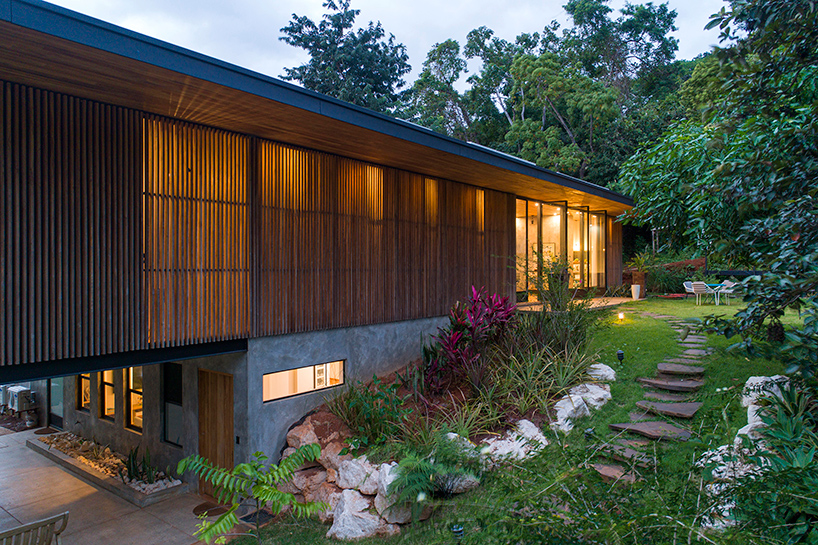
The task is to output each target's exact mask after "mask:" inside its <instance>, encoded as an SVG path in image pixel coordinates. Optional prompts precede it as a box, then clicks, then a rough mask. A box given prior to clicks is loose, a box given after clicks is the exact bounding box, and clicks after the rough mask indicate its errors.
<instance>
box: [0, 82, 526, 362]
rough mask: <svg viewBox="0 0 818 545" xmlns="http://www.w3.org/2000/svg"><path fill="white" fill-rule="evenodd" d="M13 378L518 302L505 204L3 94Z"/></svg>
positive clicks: (27, 91)
mask: <svg viewBox="0 0 818 545" xmlns="http://www.w3.org/2000/svg"><path fill="white" fill-rule="evenodd" d="M2 97H3V102H2V105H0V145H1V147H0V172H2V177H3V178H2V188H1V189H2V195H0V212H2V217H1V218H0V243H2V248H0V260H1V261H0V296H1V297H2V304H1V305H0V320H2V323H0V365H13V364H22V363H30V362H40V361H48V360H54V359H63V358H72V357H80V356H94V355H104V354H115V353H119V352H126V351H132V350H141V349H150V348H162V347H176V346H183V345H188V344H193V343H202V342H210V341H219V340H229V339H239V338H248V337H257V336H265V335H276V334H285V333H294V332H304V331H315V330H321V329H329V328H337V327H347V326H358V325H366V324H374V323H382V322H390V321H398V320H406V319H414V318H422V317H429V316H438V315H442V314H444V313H445V312H446V311H447V310H448V308H449V306H450V305H451V304H452V303H453V302H454V301H455V300H456V299H458V298H462V297H463V296H465V295H466V294H467V293H468V290H469V288H470V286H471V285H476V286H486V287H488V288H489V290H491V291H496V292H502V293H508V294H510V293H511V291H512V289H513V281H514V271H513V269H512V268H510V267H508V264H509V263H510V261H509V258H510V256H513V254H514V202H515V197H514V195H511V194H509V193H503V192H499V191H494V190H491V189H483V188H478V187H474V186H471V185H467V184H463V183H457V182H453V181H449V180H444V179H436V178H430V177H428V176H423V175H420V174H415V173H412V172H407V171H404V170H398V169H395V168H387V167H382V166H378V165H374V164H370V163H366V162H363V161H360V160H353V159H349V158H344V157H339V156H336V155H332V154H328V153H322V152H317V151H312V150H306V149H302V148H297V147H294V146H291V145H285V144H280V143H276V142H272V141H269V140H265V139H262V138H257V137H254V136H249V135H244V134H238V133H233V132H229V131H225V130H221V129H215V128H210V127H205V126H201V125H195V124H191V123H187V122H183V121H179V120H173V119H170V118H165V117H160V116H156V115H152V114H147V113H144V112H140V111H138V110H133V109H127V108H121V107H115V106H110V105H106V104H101V103H97V102H93V101H88V100H83V99H79V98H74V97H70V96H66V95H62V94H59V93H53V92H50V91H42V90H38V89H35V88H31V87H26V86H23V85H19V84H15V83H7V82H4V83H2Z"/></svg>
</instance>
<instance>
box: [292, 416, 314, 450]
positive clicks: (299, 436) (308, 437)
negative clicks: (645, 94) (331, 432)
mask: <svg viewBox="0 0 818 545" xmlns="http://www.w3.org/2000/svg"><path fill="white" fill-rule="evenodd" d="M313 443H318V436H317V435H316V434H315V430H314V429H313V427H312V422H311V421H310V417H307V419H306V420H304V423H303V424H301V425H299V426H295V427H294V428H292V429H291V430H290V431H288V432H287V444H288V445H290V446H291V447H292V448H296V449H297V448H299V447H301V446H303V445H312V444H313Z"/></svg>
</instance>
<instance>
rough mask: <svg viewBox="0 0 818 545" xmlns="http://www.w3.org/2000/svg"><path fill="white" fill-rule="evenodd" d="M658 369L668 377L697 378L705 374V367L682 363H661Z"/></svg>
mask: <svg viewBox="0 0 818 545" xmlns="http://www.w3.org/2000/svg"><path fill="white" fill-rule="evenodd" d="M657 369H658V371H659V372H660V373H664V374H666V375H683V376H696V375H703V374H704V367H698V366H695V365H682V364H680V363H660V364H659V365H658V367H657Z"/></svg>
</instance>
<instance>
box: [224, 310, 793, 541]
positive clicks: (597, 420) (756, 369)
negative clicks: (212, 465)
mask: <svg viewBox="0 0 818 545" xmlns="http://www.w3.org/2000/svg"><path fill="white" fill-rule="evenodd" d="M734 303H735V301H734ZM739 308H740V307H739V306H738V305H737V304H733V305H731V306H729V307H727V306H719V307H715V306H714V305H712V304H711V305H702V306H696V304H695V301H694V300H692V299H687V300H668V299H648V300H647V301H641V302H634V303H629V304H626V305H623V306H622V307H620V308H619V309H617V310H618V311H623V312H624V313H625V318H624V319H623V320H621V321H620V320H618V319H617V318H616V313H614V314H613V315H612V317H611V318H610V319H609V320H608V321H607V322H606V324H605V325H604V326H603V327H602V328H601V329H600V330H599V331H597V332H596V333H595V335H594V337H593V340H592V346H591V348H592V350H595V351H597V352H598V353H599V355H600V361H601V362H603V363H606V364H608V365H610V366H611V367H613V368H614V369H615V370H616V371H617V381H616V382H615V383H613V384H612V385H611V393H612V395H613V400H612V401H611V402H609V403H608V404H607V405H606V406H604V407H603V408H602V409H600V410H599V411H597V412H595V413H594V414H592V416H591V417H589V418H586V419H584V420H581V421H579V422H577V424H576V427H575V429H574V431H572V432H571V434H569V435H568V436H567V437H565V436H557V435H556V434H555V433H554V432H550V431H549V432H547V433H546V435H547V436H548V437H549V438H550V439H554V441H553V443H554V445H552V447H549V450H548V453H547V456H551V457H553V456H560V452H561V448H559V445H560V444H570V445H571V446H572V448H573V450H574V451H576V450H577V449H579V450H580V455H582V449H587V451H588V452H593V449H594V448H596V447H598V446H599V445H600V443H603V442H608V441H612V440H614V439H615V438H616V434H615V433H614V432H613V431H611V430H610V429H609V428H608V424H611V423H615V422H628V421H629V420H630V418H629V413H630V412H634V411H636V402H637V401H639V400H641V399H643V393H644V390H643V389H642V387H641V386H639V384H638V383H637V382H636V381H635V379H636V378H637V377H640V376H652V375H653V374H654V373H655V371H656V365H657V364H658V363H660V362H662V361H664V360H665V359H666V358H668V357H674V356H677V355H678V354H680V353H681V351H682V350H683V349H682V348H680V347H679V346H678V343H677V338H678V335H677V333H676V332H675V331H673V330H672V329H671V327H670V325H669V324H668V323H667V322H666V321H664V320H661V319H655V318H651V317H647V316H643V315H642V313H643V312H651V313H655V314H666V315H672V316H677V317H680V318H702V317H704V316H707V315H709V314H714V313H718V314H722V315H727V316H730V315H732V314H733V313H735V312H736V311H737V310H738V309H739ZM797 321H798V317H797V316H796V315H794V314H792V313H790V314H788V315H787V316H786V317H785V319H784V320H783V322H784V323H785V324H793V323H796V322H797ZM732 343H733V341H731V340H727V339H724V338H723V337H716V336H709V337H708V341H707V346H708V347H711V348H713V349H714V350H715V352H714V354H712V355H710V356H706V357H704V358H703V360H702V361H703V365H704V366H705V368H706V371H705V379H706V381H705V386H704V387H703V388H702V390H701V391H700V392H699V393H697V394H696V397H695V398H696V399H697V400H699V401H702V402H703V403H704V405H703V406H702V408H701V409H700V411H699V413H698V414H697V415H696V417H695V418H694V419H693V420H692V421H682V420H680V421H677V422H676V423H677V424H678V425H679V426H681V427H684V428H687V429H689V430H690V431H692V432H693V435H694V437H693V440H691V441H688V442H686V443H654V444H653V445H652V449H654V448H655V452H656V454H657V458H658V460H659V464H658V466H657V469H656V471H655V472H650V474H649V475H646V481H647V482H648V484H647V485H645V486H647V487H648V488H649V489H650V491H651V492H650V493H651V494H654V495H653V496H650V498H652V500H651V501H654V500H655V502H656V503H657V505H655V508H656V510H657V511H659V512H667V513H671V514H673V513H676V512H679V513H681V508H680V507H679V505H678V504H679V502H680V501H681V500H679V498H680V497H685V498H690V497H691V496H690V495H689V494H690V492H689V486H688V484H689V483H690V478H691V466H692V464H693V462H694V461H695V460H696V459H697V458H698V456H699V455H700V454H701V452H703V451H705V450H708V449H710V448H714V447H716V446H718V445H722V444H725V443H729V442H732V439H733V437H734V436H735V433H736V431H737V430H738V429H739V428H741V427H742V426H744V425H745V424H746V409H745V408H743V407H741V405H740V392H741V387H742V385H743V384H744V382H745V381H746V379H747V378H748V377H750V376H753V375H773V374H778V373H781V372H782V371H783V369H782V366H781V365H780V364H779V363H777V362H772V361H768V360H764V359H760V358H748V357H746V355H745V354H743V353H740V352H730V351H727V350H726V349H727V347H728V346H730V345H731V344H732ZM620 349H621V350H623V351H624V352H625V359H624V361H623V363H621V364H620V363H619V362H618V361H617V359H616V351H617V350H620ZM724 389H726V390H724ZM717 390H718V391H717ZM668 420H670V421H672V419H668ZM586 428H593V429H594V430H595V437H594V438H593V439H591V440H587V439H586V438H585V437H584V434H583V432H584V430H585V429H586ZM554 447H557V448H554ZM566 452H567V450H566ZM566 456H568V455H567V454H566ZM543 463H545V464H547V465H546V466H542V465H540V466H538V465H537V464H543ZM575 463H576V462H575V461H571V462H569V461H563V460H560V461H554V459H553V458H550V459H549V460H548V461H542V460H534V461H532V462H527V463H526V464H523V466H522V467H519V468H513V469H512V470H511V473H512V474H513V475H517V473H514V472H517V471H519V472H520V473H519V475H520V480H519V481H514V482H516V483H517V484H516V485H515V486H517V487H519V486H520V485H521V484H522V483H523V480H524V479H525V478H526V477H525V475H526V471H528V472H529V473H531V470H530V469H526V468H527V467H528V468H536V467H539V469H537V470H536V472H537V473H538V474H539V475H542V474H543V473H545V472H546V470H544V469H543V468H546V467H555V468H556V467H562V466H561V464H564V467H566V468H567V467H576V466H574V465H573V464H575ZM560 471H561V470H560ZM569 471H575V470H573V469H572V470H569ZM530 482H532V483H537V486H540V485H541V483H542V481H539V482H538V481H530ZM684 490H688V496H684V494H685V493H684V492H683V491H684ZM516 494H519V490H512V489H510V488H509V473H508V472H505V471H504V472H502V473H495V474H494V475H491V476H488V478H486V479H485V482H484V486H482V487H480V488H478V489H477V490H474V491H472V492H470V493H467V494H464V495H461V496H458V497H456V498H454V499H453V500H451V501H448V502H445V503H444V504H442V505H441V507H440V508H439V509H438V510H437V511H436V512H435V514H434V515H433V516H432V518H431V519H429V520H428V521H426V522H423V523H420V524H416V525H413V526H409V527H404V528H403V529H402V533H401V534H400V535H399V536H394V537H391V538H375V539H369V540H362V541H360V542H359V543H361V544H362V545H374V544H376V543H377V544H381V545H396V544H407V545H421V544H423V545H432V544H436V543H452V542H453V539H452V535H451V532H450V530H449V528H450V527H451V524H452V523H454V522H458V523H462V524H463V525H464V526H466V527H467V528H468V529H469V530H470V531H471V532H472V534H471V538H470V539H467V540H466V541H467V542H468V543H480V542H481V539H482V538H480V535H479V533H478V534H475V532H476V528H477V525H476V523H475V520H476V519H478V518H480V517H481V516H484V515H485V513H486V510H487V509H488V511H489V512H491V511H492V507H491V506H503V505H504V504H508V503H509V502H512V501H515V500H514V498H516V497H517V496H515V495H516ZM646 499H647V498H646ZM684 501H689V499H685V500H684ZM506 507H507V505H506ZM651 508H652V507H651ZM677 509H678V511H675V510H677ZM327 530H328V526H325V525H322V524H320V523H318V522H316V521H312V520H307V521H299V520H293V519H291V518H286V519H285V520H284V521H282V522H279V523H277V524H274V525H270V526H268V527H267V528H266V529H264V530H263V536H264V543H265V544H270V545H272V544H277V545H290V544H292V545H296V544H299V545H323V544H329V543H333V541H331V540H329V539H327V538H326V537H324V536H325V534H326V532H327ZM254 542H255V541H254V540H253V539H249V538H243V539H240V540H237V541H235V542H234V543H237V544H240V545H250V544H251V543H254Z"/></svg>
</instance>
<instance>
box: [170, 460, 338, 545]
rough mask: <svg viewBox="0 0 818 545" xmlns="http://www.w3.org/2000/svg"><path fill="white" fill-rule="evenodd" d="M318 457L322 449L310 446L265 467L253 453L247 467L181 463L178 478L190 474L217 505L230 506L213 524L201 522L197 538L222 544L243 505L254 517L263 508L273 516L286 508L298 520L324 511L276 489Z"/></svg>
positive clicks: (256, 531) (319, 505)
mask: <svg viewBox="0 0 818 545" xmlns="http://www.w3.org/2000/svg"><path fill="white" fill-rule="evenodd" d="M320 455H321V448H320V447H319V446H318V445H316V444H311V445H303V446H301V447H299V448H298V449H296V451H295V452H293V453H292V454H291V455H290V456H288V457H287V458H285V459H283V460H282V461H281V463H280V464H278V465H276V464H267V460H268V459H269V458H268V457H267V456H265V455H264V453H262V452H256V453H255V454H253V459H252V460H251V461H250V462H249V463H242V464H238V465H237V466H236V467H234V468H233V469H225V468H222V467H219V466H217V465H215V464H213V463H212V462H211V461H210V460H208V459H206V458H203V457H201V456H198V455H194V456H189V457H187V458H185V459H183V460H181V461H180V462H179V466H178V467H177V470H176V471H177V473H178V474H179V475H182V474H183V473H185V472H186V471H192V472H193V473H194V474H195V475H196V476H198V477H199V478H201V479H203V480H205V481H207V482H208V483H210V484H212V485H213V486H214V495H215V497H216V499H217V500H218V501H219V503H230V504H231V505H230V508H229V509H228V510H227V511H226V512H225V513H224V514H222V515H220V516H219V517H218V518H217V519H216V520H215V521H214V522H210V521H207V520H203V521H202V523H201V524H200V526H199V530H198V531H197V532H196V536H198V537H199V539H201V540H202V541H205V542H206V543H210V542H211V541H212V540H213V539H216V543H225V542H226V538H225V535H226V534H228V533H229V532H230V531H231V530H232V529H233V528H234V527H235V526H236V525H237V524H238V523H239V519H238V516H237V514H236V511H237V510H238V509H239V507H241V506H242V505H251V506H252V507H253V508H254V513H256V514H258V513H259V512H260V511H261V509H262V508H264V507H266V508H269V509H270V510H271V511H272V512H273V513H275V514H277V513H280V512H281V511H282V510H283V509H284V508H285V507H287V508H290V509H292V512H293V514H295V516H298V517H306V516H309V515H312V514H314V513H317V512H318V511H321V510H322V509H326V508H327V506H326V505H324V504H321V503H311V502H307V503H304V502H299V501H297V500H296V498H295V496H293V495H292V494H290V493H287V492H282V491H280V490H279V489H278V486H279V485H281V484H284V483H286V482H287V481H289V480H290V479H292V477H293V472H294V471H295V470H297V469H299V468H300V467H301V466H303V465H304V463H305V462H308V461H309V462H311V461H315V460H317V459H318V457H319V456H320ZM255 521H256V528H255V534H252V535H254V536H255V537H256V539H257V541H258V543H259V544H261V533H260V532H259V517H258V516H256V517H255Z"/></svg>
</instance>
